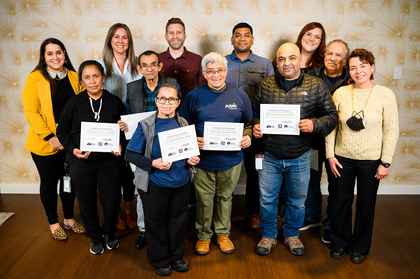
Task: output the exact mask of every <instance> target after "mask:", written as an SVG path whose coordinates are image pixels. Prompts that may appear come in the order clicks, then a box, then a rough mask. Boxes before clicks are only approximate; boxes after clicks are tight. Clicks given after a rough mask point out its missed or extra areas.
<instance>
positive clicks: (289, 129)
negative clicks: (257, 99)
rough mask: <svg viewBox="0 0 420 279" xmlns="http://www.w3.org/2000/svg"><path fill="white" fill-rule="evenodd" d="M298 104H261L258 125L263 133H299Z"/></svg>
mask: <svg viewBox="0 0 420 279" xmlns="http://www.w3.org/2000/svg"><path fill="white" fill-rule="evenodd" d="M299 121H300V105H289V104H261V106H260V127H261V132H262V133H263V134H272V135H299V133H300V130H299Z"/></svg>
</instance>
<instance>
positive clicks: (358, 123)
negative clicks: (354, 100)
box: [346, 111, 365, 131]
mask: <svg viewBox="0 0 420 279" xmlns="http://www.w3.org/2000/svg"><path fill="white" fill-rule="evenodd" d="M363 117H364V115H363V111H359V112H354V111H353V115H352V117H350V118H349V119H347V121H346V124H347V126H349V128H350V129H352V130H353V131H360V130H363V129H364V128H365V125H364V124H363Z"/></svg>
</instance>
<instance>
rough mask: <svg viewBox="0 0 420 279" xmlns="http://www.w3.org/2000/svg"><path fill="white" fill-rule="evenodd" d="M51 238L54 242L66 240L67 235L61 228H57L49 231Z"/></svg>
mask: <svg viewBox="0 0 420 279" xmlns="http://www.w3.org/2000/svg"><path fill="white" fill-rule="evenodd" d="M51 236H52V238H54V239H55V240H66V239H67V233H66V231H65V230H64V229H63V228H62V227H61V226H58V228H57V229H55V230H53V231H51Z"/></svg>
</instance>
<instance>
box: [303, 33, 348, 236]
mask: <svg viewBox="0 0 420 279" xmlns="http://www.w3.org/2000/svg"><path fill="white" fill-rule="evenodd" d="M349 54H350V51H349V47H348V45H347V43H346V42H345V41H343V40H341V39H335V40H332V41H330V42H329V43H328V44H327V47H326V49H325V54H324V63H323V65H322V67H320V68H315V69H313V70H311V71H309V72H308V73H309V74H312V75H315V76H317V77H319V78H320V79H322V80H323V81H324V82H325V85H326V86H327V88H328V90H329V93H330V95H331V96H332V95H333V94H334V92H335V91H336V90H337V89H338V88H339V87H341V86H343V85H347V83H348V80H349V73H348V70H347V67H346V61H347V57H348V55H349ZM312 155H313V158H312V164H311V176H310V180H309V187H308V196H307V198H306V202H305V222H304V224H303V227H301V228H300V229H299V230H300V231H305V230H308V229H311V228H315V227H318V226H320V225H321V212H322V194H321V176H322V166H323V163H324V162H325V161H326V159H325V140H324V137H323V136H322V135H319V136H316V138H315V140H314V144H313V152H312ZM325 168H326V170H327V175H328V192H329V193H331V190H332V187H333V186H332V182H333V179H332V177H333V176H332V174H331V172H330V170H329V165H328V164H325ZM328 197H329V196H328ZM328 211H329V207H328V206H327V217H328ZM321 240H322V242H323V243H325V244H329V243H330V242H331V241H330V237H329V225H328V220H327V219H325V220H324V228H323V234H322V236H321Z"/></svg>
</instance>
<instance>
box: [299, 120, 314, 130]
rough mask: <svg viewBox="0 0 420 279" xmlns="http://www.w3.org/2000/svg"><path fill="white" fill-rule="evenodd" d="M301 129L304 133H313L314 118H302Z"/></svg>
mask: <svg viewBox="0 0 420 279" xmlns="http://www.w3.org/2000/svg"><path fill="white" fill-rule="evenodd" d="M299 129H300V130H301V131H302V132H304V133H312V132H313V131H314V122H313V121H312V119H302V120H300V121H299Z"/></svg>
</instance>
